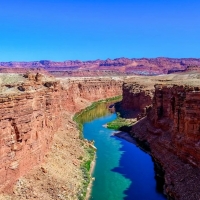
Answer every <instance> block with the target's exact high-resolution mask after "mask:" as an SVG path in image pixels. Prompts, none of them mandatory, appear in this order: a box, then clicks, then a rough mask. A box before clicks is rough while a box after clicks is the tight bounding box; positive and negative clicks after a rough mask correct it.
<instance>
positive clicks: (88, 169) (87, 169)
mask: <svg viewBox="0 0 200 200" xmlns="http://www.w3.org/2000/svg"><path fill="white" fill-rule="evenodd" d="M121 98H122V97H121V96H116V97H112V98H108V99H104V100H99V101H97V102H93V103H92V104H91V105H90V106H88V107H86V108H85V109H83V110H81V111H80V112H78V113H76V114H75V115H74V117H73V120H74V121H75V122H76V124H77V128H78V130H79V138H80V139H82V140H84V136H83V123H84V121H91V120H92V119H94V116H95V117H101V116H103V115H105V112H108V108H109V105H110V104H112V103H115V102H117V101H120V100H121ZM102 103H104V104H105V105H106V110H104V112H96V110H95V108H97V107H98V106H101V104H102ZM99 110H101V109H99ZM88 112H90V115H89V118H88V117H84V114H85V113H88ZM82 118H83V120H82ZM84 141H85V140H84ZM88 142H89V143H90V145H89V146H88V148H89V149H90V150H89V149H87V151H88V150H89V151H90V156H86V157H87V158H86V159H85V161H83V163H82V167H81V169H82V173H83V176H84V177H86V178H85V179H86V180H85V181H84V182H83V187H82V189H83V191H82V193H81V194H82V195H81V196H80V195H79V199H89V197H90V194H91V187H92V181H93V178H92V176H91V174H92V172H93V170H94V166H95V159H96V157H95V151H96V149H95V147H94V143H93V141H88ZM88 157H89V158H88Z"/></svg>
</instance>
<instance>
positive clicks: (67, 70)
mask: <svg viewBox="0 0 200 200" xmlns="http://www.w3.org/2000/svg"><path fill="white" fill-rule="evenodd" d="M188 66H197V68H199V66H200V59H195V58H182V59H175V58H163V57H160V58H151V59H148V58H140V59H136V58H132V59H129V58H116V59H113V60H112V59H106V60H93V61H91V60H89V61H79V60H74V61H73V60H68V61H64V62H54V61H50V60H41V61H34V62H0V72H15V71H17V72H19V73H20V72H22V73H23V72H24V71H23V68H25V69H27V68H35V69H37V68H42V69H44V70H46V71H48V72H51V73H52V74H54V75H56V76H95V75H96V76H99V75H103V76H110V75H130V74H132V75H133V74H140V75H158V74H167V73H174V72H184V71H187V67H188ZM7 68H8V69H7ZM198 70H199V69H198Z"/></svg>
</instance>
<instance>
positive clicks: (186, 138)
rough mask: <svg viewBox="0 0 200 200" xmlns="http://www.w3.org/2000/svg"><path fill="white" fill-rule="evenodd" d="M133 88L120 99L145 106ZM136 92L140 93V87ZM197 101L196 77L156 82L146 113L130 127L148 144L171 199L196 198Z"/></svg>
mask: <svg viewBox="0 0 200 200" xmlns="http://www.w3.org/2000/svg"><path fill="white" fill-rule="evenodd" d="M195 76H196V75H195ZM195 76H194V77H193V78H195ZM180 79H181V80H182V78H181V77H180ZM132 87H135V83H133V86H132ZM140 87H141V86H138V90H139V89H140ZM126 89H127V88H126V87H125V91H126ZM136 90H137V89H134V90H129V92H127V91H126V92H125V93H123V95H125V96H123V99H124V101H126V102H127V103H128V106H127V107H129V108H130V109H135V106H134V105H137V106H136V107H137V108H140V107H141V108H145V106H146V105H145V104H144V103H143V101H138V102H139V104H140V102H141V104H140V105H138V103H135V94H134V92H135V91H136ZM136 95H137V96H138V97H140V96H143V91H142V92H141V94H138V92H136ZM139 99H140V98H139ZM199 101H200V88H199V87H198V80H196V82H195V81H194V79H193V80H192V79H190V80H189V81H188V82H187V83H186V81H185V82H184V81H182V85H181V84H180V81H179V84H173V82H171V84H170V83H169V84H163V85H161V84H158V85H156V86H155V95H154V97H153V99H152V106H151V108H149V110H148V113H147V116H145V117H143V118H142V119H140V120H139V121H138V122H137V123H136V124H135V125H133V127H132V131H131V135H132V136H134V137H136V138H138V139H139V140H141V141H143V142H145V143H148V144H149V146H150V149H151V155H152V157H153V158H154V160H155V161H156V162H158V163H160V164H161V166H162V168H163V170H164V171H165V177H164V178H165V192H166V194H167V196H168V197H169V198H172V199H184V200H186V199H191V200H193V199H200V186H199V180H200V156H199V154H200V146H199V139H200V136H199V133H200V128H199V121H200V113H199V112H198V108H199ZM124 105H126V104H124Z"/></svg>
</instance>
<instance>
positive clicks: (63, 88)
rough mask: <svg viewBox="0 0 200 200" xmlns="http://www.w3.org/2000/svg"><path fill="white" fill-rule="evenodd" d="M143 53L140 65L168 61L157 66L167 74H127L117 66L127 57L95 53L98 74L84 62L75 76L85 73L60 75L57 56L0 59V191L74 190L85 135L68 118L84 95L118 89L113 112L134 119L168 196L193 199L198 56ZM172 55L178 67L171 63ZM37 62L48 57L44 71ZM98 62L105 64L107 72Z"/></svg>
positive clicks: (44, 194)
mask: <svg viewBox="0 0 200 200" xmlns="http://www.w3.org/2000/svg"><path fill="white" fill-rule="evenodd" d="M145 60H146V61H147V64H148V65H149V63H151V64H152V63H155V62H161V61H163V60H164V61H163V62H162V64H163V63H168V62H170V63H171V64H170V65H169V67H168V68H167V69H166V68H165V70H164V71H163V69H162V67H159V73H169V74H167V75H159V76H147V74H149V71H148V70H147V71H148V73H146V71H145V70H144V74H145V75H146V76H138V75H131V76H127V73H126V72H127V71H126V70H124V71H123V70H122V69H123V67H122V68H121V66H124V63H126V65H127V66H128V64H130V62H131V63H132V60H131V61H130V62H129V59H128V60H126V59H122V60H118V59H117V60H114V61H110V60H109V61H105V62H103V64H102V63H101V62H100V61H95V62H96V63H98V64H96V65H97V66H98V67H100V66H101V67H102V70H104V72H105V73H104V74H102V73H101V72H99V71H95V67H94V68H93V65H94V63H93V62H92V64H91V63H90V62H88V63H89V64H91V69H89V71H87V70H86V71H85V72H84V73H87V76H89V77H81V76H82V75H84V76H86V75H85V74H84V73H83V71H84V70H85V69H84V70H82V71H81V73H79V72H80V69H79V70H75V71H74V73H77V74H76V76H79V77H73V76H72V75H73V73H69V72H67V73H69V74H68V75H69V76H71V77H68V75H66V74H65V73H64V74H62V75H61V71H62V70H61V69H60V68H59V69H58V68H57V67H58V66H59V65H60V63H58V64H55V63H54V62H53V64H52V62H50V61H42V62H41V61H40V62H36V63H35V64H34V66H36V67H35V68H33V69H30V68H29V70H28V71H27V69H26V68H25V67H26V66H27V65H28V67H30V66H31V65H33V64H31V63H24V64H23V63H15V62H14V63H13V62H12V63H1V66H3V67H2V68H1V70H0V71H1V73H0V108H1V109H0V113H1V115H0V118H1V119H0V144H1V145H0V159H1V164H0V176H1V179H0V192H1V194H0V199H16V200H18V199H77V195H80V196H81V195H82V182H83V179H84V177H83V174H82V171H81V169H80V167H81V163H82V162H83V160H84V158H86V157H87V156H88V155H87V152H86V150H85V149H86V148H87V147H89V146H91V143H90V142H89V141H87V140H84V139H81V138H80V132H79V130H78V128H77V125H76V124H75V122H74V121H73V119H72V118H73V116H74V114H75V113H77V112H80V111H81V110H83V109H85V108H86V107H88V106H89V105H91V103H92V102H95V101H98V100H101V99H107V98H110V97H115V96H118V95H121V94H122V95H123V99H122V101H121V102H120V103H119V108H118V109H119V112H120V113H121V116H122V117H124V118H129V119H130V118H135V119H136V123H135V124H134V125H133V126H132V127H131V129H130V135H131V136H132V137H134V138H136V139H137V141H139V143H140V144H143V145H145V146H146V147H148V151H149V153H150V154H151V156H152V158H153V160H154V161H155V167H156V168H159V170H160V171H162V174H163V176H164V177H163V178H164V193H165V194H166V196H167V197H168V199H182V200H186V199H190V200H191V199H192V200H193V199H194V200H195V199H200V192H199V191H200V188H199V180H200V157H199V150H200V145H199V131H200V129H199V119H200V117H199V112H198V108H199V105H198V103H199V98H200V96H199V95H200V87H199V83H200V81H199V80H200V74H199V72H198V70H199V68H198V64H199V63H198V62H199V60H198V59H185V60H184V59H182V60H181V59H167V58H159V59H153V60H151V59H141V60H140V61H141V62H144V63H145ZM137 61H138V60H137ZM172 61H173V62H174V63H176V64H177V63H179V64H178V65H179V67H178V68H174V67H173V66H175V65H173V64H172V63H173V62H172ZM134 62H136V61H134ZM138 62H139V61H138ZM77 63H79V65H80V66H82V65H83V66H85V65H84V64H83V63H84V62H79V61H74V62H69V61H68V62H67V64H66V66H64V68H63V69H64V71H65V70H66V69H65V68H66V67H67V68H68V67H69V66H70V67H73V66H74V65H75V64H77ZM88 63H87V64H88ZM115 63H117V64H115ZM41 65H44V66H48V65H49V66H50V67H49V68H51V69H52V71H51V70H49V69H48V70H47V69H46V67H41ZM80 66H79V67H80ZM103 66H107V67H109V69H110V71H109V73H110V74H109V73H108V71H107V69H105V68H104V67H103ZM112 66H114V67H115V69H116V68H118V67H119V70H118V69H117V70H116V71H119V72H122V73H121V74H120V73H116V71H115V70H113V69H112ZM163 66H164V65H163ZM54 67H55V68H54ZM110 67H111V68H110ZM157 67H158V66H157ZM80 68H81V67H80ZM83 68H84V67H83ZM125 68H126V67H125ZM125 68H124V69H125ZM55 69H56V70H55ZM154 69H155V68H154ZM168 69H169V70H172V71H169V70H168ZM112 70H113V71H112ZM120 70H121V71H120ZM173 70H174V71H173ZM100 71H101V70H100ZM136 71H137V70H136ZM13 72H15V73H13ZM52 72H53V73H52ZM93 72H94V73H93ZM151 72H152V71H151ZM154 72H155V71H154ZM154 72H153V73H154ZM171 72H174V73H171ZM177 72H178V73H177ZM113 73H116V74H115V75H114V76H110V77H109V76H108V75H111V74H112V75H113ZM159 73H158V74H159ZM53 74H54V75H55V74H56V76H57V77H56V78H55V77H54V76H53ZM122 74H124V75H126V76H122ZM150 74H151V75H152V73H150ZM65 75H66V76H65ZM100 75H102V76H100ZM129 75H130V74H129ZM91 76H92V77H91ZM95 76H96V77H95ZM156 173H157V172H156ZM156 176H158V177H159V176H160V175H159V173H157V174H156Z"/></svg>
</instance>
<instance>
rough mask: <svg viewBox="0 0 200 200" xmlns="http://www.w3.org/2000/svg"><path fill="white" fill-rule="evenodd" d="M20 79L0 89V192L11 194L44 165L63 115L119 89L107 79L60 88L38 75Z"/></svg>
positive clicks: (65, 84)
mask: <svg viewBox="0 0 200 200" xmlns="http://www.w3.org/2000/svg"><path fill="white" fill-rule="evenodd" d="M3 78H4V79H5V80H7V79H6V78H5V77H3ZM3 78H2V80H4V79H3ZM19 78H20V76H19ZM12 79H14V77H12V78H11V80H12ZM20 79H21V80H22V82H20V81H18V82H16V83H10V82H9V81H8V82H9V83H5V81H4V85H1V88H2V91H3V93H2V94H1V95H0V161H1V162H0V177H1V178H0V192H7V191H11V190H12V186H13V184H14V182H15V181H16V180H17V179H18V178H19V177H21V176H22V175H24V174H26V173H27V172H28V171H29V170H30V169H32V168H33V167H34V166H35V165H38V164H41V163H42V162H43V160H44V157H45V155H46V153H47V152H48V151H49V148H50V147H51V144H52V139H53V135H54V133H55V132H56V131H57V130H58V129H59V127H60V125H61V121H62V112H63V111H67V112H73V113H75V112H77V111H79V110H80V109H83V108H84V107H85V106H86V104H84V102H83V101H86V100H90V102H91V101H96V100H99V99H104V98H108V97H113V96H116V95H120V94H121V85H122V82H120V81H115V80H112V79H109V78H108V79H96V80H95V79H93V80H85V79H84V80H65V79H63V80H61V82H62V84H61V83H60V81H58V80H55V79H53V78H51V77H46V76H43V75H41V74H38V73H37V74H31V73H29V74H27V75H26V76H25V78H23V77H22V76H21V78H20ZM11 82H12V81H11ZM81 102H82V103H81ZM88 102H89V101H88Z"/></svg>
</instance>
